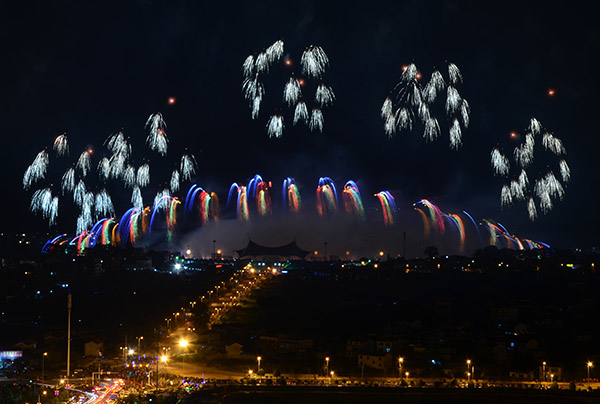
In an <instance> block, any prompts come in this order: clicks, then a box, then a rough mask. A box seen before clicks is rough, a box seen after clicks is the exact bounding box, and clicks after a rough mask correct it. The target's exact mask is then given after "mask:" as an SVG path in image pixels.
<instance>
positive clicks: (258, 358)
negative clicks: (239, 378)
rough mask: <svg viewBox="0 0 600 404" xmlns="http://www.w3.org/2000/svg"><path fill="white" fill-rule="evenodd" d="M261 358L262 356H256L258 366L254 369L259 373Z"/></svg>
mask: <svg viewBox="0 0 600 404" xmlns="http://www.w3.org/2000/svg"><path fill="white" fill-rule="evenodd" d="M261 359H262V358H261V357H260V356H257V357H256V361H257V362H258V368H257V369H256V373H259V372H260V360H261Z"/></svg>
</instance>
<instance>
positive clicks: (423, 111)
mask: <svg viewBox="0 0 600 404" xmlns="http://www.w3.org/2000/svg"><path fill="white" fill-rule="evenodd" d="M417 112H418V114H419V118H420V119H421V121H423V123H425V124H427V121H428V120H429V118H431V113H430V112H429V107H428V106H427V104H426V103H424V102H423V103H421V104H420V105H419V107H418V109H417Z"/></svg>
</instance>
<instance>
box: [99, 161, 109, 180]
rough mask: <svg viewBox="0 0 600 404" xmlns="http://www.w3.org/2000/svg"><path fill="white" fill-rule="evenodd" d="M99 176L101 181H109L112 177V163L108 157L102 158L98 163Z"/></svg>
mask: <svg viewBox="0 0 600 404" xmlns="http://www.w3.org/2000/svg"><path fill="white" fill-rule="evenodd" d="M98 176H99V177H100V180H101V181H106V180H108V177H109V176H110V161H109V160H108V158H107V157H102V160H100V162H99V163H98Z"/></svg>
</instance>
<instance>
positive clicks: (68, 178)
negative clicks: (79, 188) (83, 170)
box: [61, 167, 75, 195]
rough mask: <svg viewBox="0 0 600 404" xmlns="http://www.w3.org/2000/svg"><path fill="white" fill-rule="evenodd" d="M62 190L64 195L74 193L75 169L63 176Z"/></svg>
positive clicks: (69, 170)
mask: <svg viewBox="0 0 600 404" xmlns="http://www.w3.org/2000/svg"><path fill="white" fill-rule="evenodd" d="M61 189H62V193H63V195H64V194H65V193H66V192H73V190H74V189H75V169H74V168H73V167H71V168H69V169H68V170H67V171H66V172H65V173H64V174H63V176H62V180H61Z"/></svg>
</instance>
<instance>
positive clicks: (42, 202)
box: [29, 188, 58, 226]
mask: <svg viewBox="0 0 600 404" xmlns="http://www.w3.org/2000/svg"><path fill="white" fill-rule="evenodd" d="M29 208H30V210H31V211H32V212H33V213H41V214H42V217H43V218H44V219H49V225H50V226H52V225H54V224H55V223H56V218H57V217H58V197H54V198H53V197H52V191H51V190H50V188H44V189H38V190H37V191H35V192H34V193H33V196H32V197H31V204H30V205H29Z"/></svg>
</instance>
